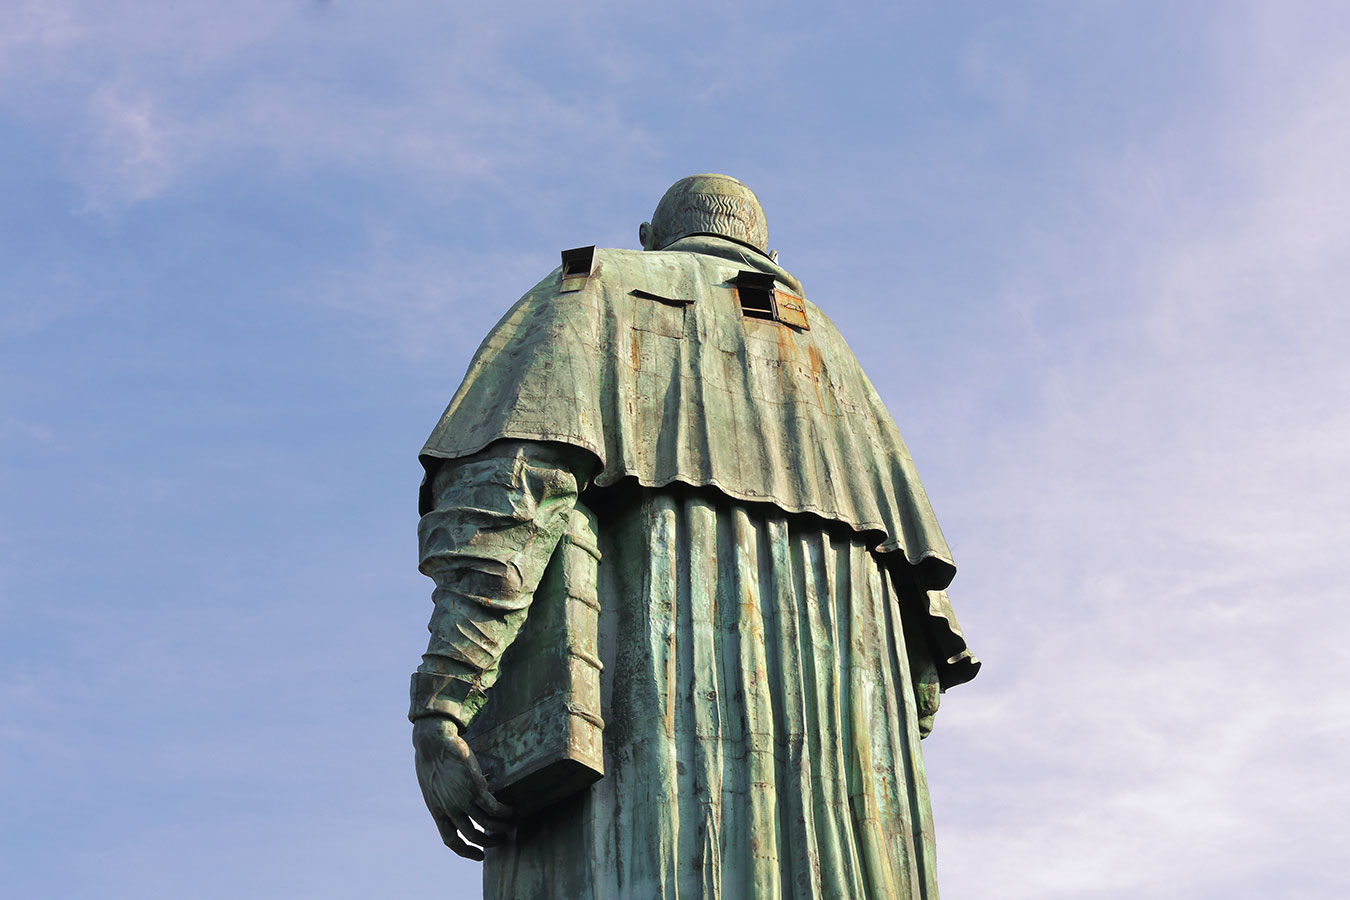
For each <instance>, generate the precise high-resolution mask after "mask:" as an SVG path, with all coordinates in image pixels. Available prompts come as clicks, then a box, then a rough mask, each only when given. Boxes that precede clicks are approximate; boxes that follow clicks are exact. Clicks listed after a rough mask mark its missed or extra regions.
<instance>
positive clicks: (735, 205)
mask: <svg viewBox="0 0 1350 900" xmlns="http://www.w3.org/2000/svg"><path fill="white" fill-rule="evenodd" d="M693 234H711V235H716V236H717V237H723V238H729V239H730V240H733V241H737V242H739V243H742V244H745V245H746V246H747V247H753V248H754V249H755V250H758V251H759V252H760V253H763V254H764V255H766V256H767V255H769V226H768V225H766V224H765V222H764V209H763V207H761V206H760V205H759V198H758V197H756V196H755V192H754V191H752V190H750V189H749V188H748V187H746V186H745V185H743V184H741V183H740V182H739V181H737V180H736V179H735V178H732V177H731V176H730V175H711V174H709V175H690V176H689V177H688V178H681V179H680V180H679V181H677V182H675V183H674V184H673V185H671V186H670V190H668V191H666V193H665V196H664V197H662V198H661V202H660V203H658V204H656V212H654V213H652V220H651V221H650V222H643V223H642V226H641V227H640V228H639V229H638V238H639V239H640V240H641V241H642V249H643V250H661V249H663V248H665V247H669V246H670V245H671V244H673V243H674V242H675V241H678V240H679V239H680V238H682V237H689V236H690V235H693Z"/></svg>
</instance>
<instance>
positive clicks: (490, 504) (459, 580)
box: [408, 441, 590, 859]
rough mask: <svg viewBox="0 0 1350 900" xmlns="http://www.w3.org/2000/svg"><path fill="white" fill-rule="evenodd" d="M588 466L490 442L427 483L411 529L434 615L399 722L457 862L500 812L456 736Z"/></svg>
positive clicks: (575, 455)
mask: <svg viewBox="0 0 1350 900" xmlns="http://www.w3.org/2000/svg"><path fill="white" fill-rule="evenodd" d="M589 464H590V458H589V457H588V456H587V455H586V454H585V453H584V452H583V451H577V450H573V449H572V448H568V447H563V446H560V445H554V444H544V443H536V442H526V441H499V442H497V443H494V444H492V445H491V446H490V447H488V448H487V449H486V450H484V451H482V452H480V453H478V454H476V455H474V456H472V457H468V458H466V459H463V460H454V461H450V462H446V463H443V464H442V465H441V466H440V467H439V468H438V469H437V470H436V471H435V472H434V473H432V475H431V479H432V481H431V498H432V508H431V509H430V510H429V511H428V512H427V513H426V514H425V515H424V516H423V517H422V519H421V521H420V522H419V523H418V529H417V532H418V542H419V549H420V559H421V562H420V564H419V568H420V569H421V571H422V572H423V573H425V574H426V575H428V576H430V577H431V578H432V579H433V580H434V581H435V583H436V587H435V590H434V593H433V599H434V601H435V608H434V610H433V611H432V614H431V621H430V623H429V624H428V626H427V627H428V630H429V631H430V632H431V639H430V641H429V642H428V644H427V652H426V653H425V654H424V655H423V657H422V664H421V665H420V666H418V668H417V672H416V673H415V674H414V675H413V679H412V702H411V709H410V710H409V713H408V717H409V718H410V719H411V720H412V721H413V744H414V748H415V750H416V760H417V774H418V780H419V781H420V782H421V785H422V792H423V796H424V798H425V799H426V801H427V806H428V808H429V809H430V810H431V813H432V817H433V818H434V819H435V820H436V824H437V826H438V827H439V828H440V831H441V837H442V838H443V840H444V841H445V843H446V845H447V846H449V847H450V848H451V849H452V850H454V851H455V852H456V853H459V854H460V855H461V856H468V857H470V858H474V859H481V858H482V853H481V851H478V850H477V849H476V848H474V847H471V846H469V845H468V844H467V843H466V842H465V840H464V838H468V839H470V840H471V841H473V842H475V843H478V844H482V845H491V844H495V843H497V842H499V841H500V840H501V836H500V835H501V832H503V831H504V830H505V829H506V828H507V821H506V820H507V819H508V818H509V815H510V810H509V809H507V808H506V807H504V806H502V805H501V804H500V803H498V802H497V801H496V799H495V798H494V797H492V795H491V793H489V792H488V790H487V784H486V782H485V780H484V779H483V775H482V773H481V771H480V770H479V768H478V764H477V761H476V760H475V759H474V757H473V753H472V751H471V750H470V749H469V747H468V745H467V744H466V743H465V742H464V740H463V738H462V737H460V736H459V733H460V731H461V730H462V729H463V728H464V727H465V726H467V725H468V724H469V722H470V721H472V719H473V717H474V715H475V714H476V713H477V711H478V709H479V708H480V707H481V706H482V704H483V702H484V701H485V699H486V692H487V690H488V689H489V688H490V687H491V686H492V684H493V683H494V682H495V681H496V679H497V665H498V662H499V661H500V659H501V656H502V654H503V653H504V652H505V651H506V648H507V647H508V646H510V644H511V642H512V641H513V640H515V637H516V635H517V634H518V633H519V631H520V629H521V626H522V625H523V624H524V622H525V617H526V614H527V612H528V610H529V606H530V602H531V600H532V599H533V596H534V591H535V588H536V587H538V584H539V581H540V578H541V577H542V576H543V573H544V569H545V568H546V567H547V565H548V561H549V557H550V556H552V554H553V551H554V549H555V548H556V547H557V545H558V541H559V540H560V539H561V537H562V535H563V532H564V530H565V529H566V526H567V520H568V516H569V515H570V513H571V511H572V508H573V506H574V505H575V504H576V498H577V492H578V488H579V483H580V481H581V480H582V479H584V476H585V472H586V470H587V468H588V467H589ZM475 823H476V824H477V825H478V826H481V830H480V828H478V827H475Z"/></svg>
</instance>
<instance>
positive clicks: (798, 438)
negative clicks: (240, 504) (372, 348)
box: [410, 175, 979, 900]
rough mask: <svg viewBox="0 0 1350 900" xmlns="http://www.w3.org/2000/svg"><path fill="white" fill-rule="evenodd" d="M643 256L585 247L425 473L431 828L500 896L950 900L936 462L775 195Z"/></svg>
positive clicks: (489, 369)
mask: <svg viewBox="0 0 1350 900" xmlns="http://www.w3.org/2000/svg"><path fill="white" fill-rule="evenodd" d="M639 236H640V238H641V241H642V248H643V249H642V250H641V251H634V250H608V249H596V248H594V247H584V248H579V249H577V250H571V251H566V252H564V254H563V265H562V266H561V267H560V268H559V269H558V270H556V271H554V272H553V273H551V274H550V275H549V276H548V277H546V278H545V279H544V280H543V281H541V282H540V283H539V284H538V285H536V286H535V287H534V288H532V289H531V290H530V291H529V292H528V293H527V294H526V295H525V296H524V297H523V298H521V300H520V301H519V302H518V303H517V304H516V305H515V306H513V307H512V308H511V310H510V311H509V312H507V314H506V315H505V317H504V318H503V319H502V320H501V322H500V323H498V325H497V327H496V328H495V329H494V330H493V331H492V333H491V334H490V335H489V336H488V338H487V339H486V340H485V341H484V342H483V345H482V346H481V347H480V348H479V350H478V353H477V355H476V356H475V357H474V359H473V362H472V363H471V365H470V367H469V371H468V374H467V376H466V377H465V379H464V382H463V384H462V385H461V386H460V388H459V390H458V392H457V393H456V394H455V396H454V398H453V399H452V400H451V402H450V405H449V408H448V409H447V410H446V412H445V414H444V416H443V417H442V418H441V421H440V423H439V424H438V425H437V426H436V429H435V430H434V431H433V432H432V435H431V437H430V439H429V440H428V441H427V443H426V446H425V447H424V448H423V450H422V455H421V460H422V462H423V464H424V466H425V467H426V478H425V480H424V482H423V486H422V493H421V512H422V519H421V523H420V525H419V528H418V534H419V538H420V541H421V570H422V571H423V572H424V573H426V574H427V575H429V576H431V577H432V578H433V579H434V580H435V582H436V588H435V594H434V599H435V611H434V612H433V614H432V618H431V623H430V626H429V627H430V630H431V642H430V645H429V646H428V648H427V653H426V655H425V656H424V657H423V662H422V665H421V666H419V667H418V670H417V673H416V674H415V675H414V676H413V683H412V708H411V712H410V718H411V719H412V720H413V723H414V729H413V742H414V745H415V748H416V760H417V772H418V777H419V780H420V782H421V785H422V790H423V794H424V797H425V798H426V801H427V805H428V807H429V808H430V810H431V812H432V815H433V817H434V818H435V820H436V822H437V825H438V826H439V828H440V831H441V835H442V837H443V839H444V840H445V843H446V844H447V845H449V846H450V848H451V849H453V850H455V852H457V853H459V854H461V855H463V856H468V857H471V858H484V856H485V857H486V859H485V864H484V896H485V897H486V898H490V900H557V898H574V897H575V898H587V900H592V898H594V900H611V898H615V900H617V898H620V897H635V898H643V900H646V898H656V897H672V898H673V897H680V898H728V900H741V898H752V897H793V898H839V900H845V898H847V900H853V898H863V897H875V898H918V897H924V898H935V897H936V896H937V887H936V882H935V878H934V863H933V860H934V851H933V831H932V817H931V811H930V808H929V801H928V791H927V786H926V782H925V778H924V769H923V759H922V755H921V753H920V749H919V740H920V738H922V737H923V736H925V735H927V734H928V732H929V730H931V728H932V724H933V715H934V713H935V712H936V711H937V707H938V693H939V691H940V690H942V689H945V688H947V687H950V686H952V685H956V684H960V683H962V682H965V681H968V680H969V679H971V678H972V677H974V675H975V674H976V671H977V670H978V668H979V662H978V660H976V659H975V657H973V656H972V655H971V654H970V652H969V650H967V648H966V644H965V640H964V638H963V637H962V634H961V630H960V628H959V627H958V626H957V623H956V619H955V617H954V615H953V613H952V610H951V607H950V606H949V604H948V601H947V595H946V593H945V592H944V589H945V588H946V587H947V585H948V583H949V582H950V581H951V579H952V576H953V575H954V574H955V568H954V566H953V563H952V561H951V557H950V554H949V552H948V549H947V545H946V543H945V541H944V540H943V537H942V532H941V530H940V529H939V528H938V524H937V521H936V519H935V518H934V516H933V513H932V510H931V509H930V507H929V504H928V500H927V498H926V497H925V495H924V492H923V488H922V486H921V485H920V483H919V479H918V476H917V474H916V473H915V469H914V465H913V461H912V460H911V459H910V456H909V453H908V452H907V451H906V449H905V445H904V443H903V442H902V441H901V439H900V435H899V432H898V431H897V430H896V427H895V425H894V423H893V421H892V420H891V417H890V415H889V413H888V412H887V411H886V409H885V407H884V406H883V405H882V402H881V399H880V398H879V397H878V395H877V393H876V391H875V390H874V389H873V387H872V385H871V382H869V381H868V380H867V378H866V376H865V375H864V374H863V373H862V370H861V369H860V368H859V366H858V362H857V360H856V359H855V358H854V356H853V354H852V353H851V352H850V351H849V349H848V347H847V345H845V343H844V341H843V339H842V338H841V337H840V336H839V334H838V332H837V331H836V330H835V327H834V325H833V324H832V323H831V322H830V320H829V319H828V318H826V316H825V314H824V313H822V312H821V311H820V310H819V309H818V308H817V307H816V306H815V305H814V304H813V303H811V302H810V301H809V300H807V299H806V298H805V295H804V293H803V291H802V287H801V285H800V284H799V283H798V281H797V280H796V279H795V278H793V276H792V275H790V274H789V273H788V272H787V271H785V270H784V269H783V268H781V267H780V266H779V265H778V264H777V263H776V254H775V253H773V252H771V251H769V249H768V233H767V228H766V226H765V221H764V214H763V210H762V209H761V207H760V203H759V200H758V199H757V198H756V197H755V195H754V194H753V193H752V192H751V191H750V190H749V188H747V187H746V186H745V185H743V184H741V183H740V182H739V181H736V180H735V179H733V178H729V177H727V176H724V175H695V176H692V177H690V178H685V179H682V180H681V181H679V182H677V183H676V184H675V185H674V186H673V187H671V189H670V190H669V191H667V192H666V194H665V196H664V197H662V199H661V201H660V203H659V204H658V205H657V208H656V212H655V214H654V215H653V216H652V221H651V222H650V223H644V224H643V225H642V227H641V229H640V232H639ZM503 801H505V803H504V802H503ZM507 803H509V804H510V806H508V805H506V804H507ZM472 844H477V845H481V846H482V847H483V848H485V850H484V851H479V850H477V849H476V848H475V847H474V846H472Z"/></svg>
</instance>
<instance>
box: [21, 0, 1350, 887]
mask: <svg viewBox="0 0 1350 900" xmlns="http://www.w3.org/2000/svg"><path fill="white" fill-rule="evenodd" d="M1348 29H1350V7H1347V6H1346V5H1344V4H1342V3H1338V2H1333V0H1327V2H1322V3H1315V2H1280V3H1274V2H1240V0H1234V2H1229V3H1224V4H1218V3H1213V2H1203V3H1201V2H1169V3H1161V2H1146V0H1139V2H1130V3H1126V2H1090V0H1083V2H1074V3H1069V2H1060V3H1035V2H1025V3H1016V4H1014V3H969V4H940V3H884V4H882V3H877V4H849V3H844V4H838V5H835V6H832V7H829V8H828V9H827V8H825V7H823V6H814V5H807V4H783V3H778V4H768V3H743V4H737V5H733V6H728V5H723V4H709V3H697V2H695V3H687V4H684V5H682V6H679V7H676V6H675V5H668V6H666V7H664V8H656V7H654V6H647V5H642V4H635V3H631V2H630V3H624V4H619V3H595V2H571V3H567V4H552V3H509V4H508V3H502V4H493V5H487V4H474V5H469V4H448V3H440V4H433V3H408V2H398V0H391V2H385V3H380V4H373V3H366V4H362V3H356V2H350V0H330V2H326V3H320V2H312V3H301V2H278V0H268V2H263V0H237V2H234V3H228V4H222V3H213V4H195V3H170V2H166V0H142V2H139V3H135V4H131V3H116V2H113V3H108V2H101V3H96V2H91V0H90V2H78V0H41V2H27V0H3V2H0V197H3V204H0V259H3V265H2V266H0V463H2V465H0V810H3V813H2V814H0V894H3V895H4V896H6V897H10V896H12V897H25V898H27V897H34V898H47V897H51V898H64V897H98V898H105V897H106V898H146V897H194V898H204V900H209V898H237V897H244V896H247V897H278V898H280V897H286V898H291V897H319V896H322V897H325V898H367V897H373V896H379V897H404V896H422V895H425V894H426V892H428V891H435V892H437V893H438V894H439V895H440V896H443V897H448V898H461V897H462V898H469V897H476V896H478V894H477V879H478V874H477V870H476V867H475V866H474V865H472V864H470V863H467V862H465V861H462V860H459V859H458V858H456V857H454V856H453V855H452V854H450V853H449V852H448V851H446V850H445V849H444V848H442V847H441V846H440V844H439V840H438V838H437V836H436V833H435V829H434V827H433V826H432V824H431V822H430V820H429V818H428V816H427V815H426V813H425V810H424V809H423V808H422V806H421V800H420V797H419V796H418V793H417V788H416V784H415V780H414V777H413V773H412V766H411V751H410V747H409V744H408V726H407V723H406V721H405V720H404V719H403V715H404V712H405V703H406V689H407V676H408V673H409V672H410V671H411V670H412V668H413V667H414V666H415V665H416V664H417V661H418V656H419V654H420V652H421V650H422V648H423V647H424V646H425V639H426V637H425V635H426V633H425V630H424V629H425V623H426V619H427V616H428V614H429V612H430V601H429V594H430V588H429V582H427V581H426V580H425V579H424V578H423V577H422V576H420V575H419V574H418V573H417V572H416V570H415V537H414V527H415V519H416V501H415V495H416V487H417V481H418V477H419V468H418V466H417V462H416V452H417V449H418V447H419V446H420V445H421V442H422V440H423V439H424V438H425V436H426V433H427V432H428V431H429V430H430V428H431V426H432V425H433V424H434V422H435V419H436V417H437V416H438V415H439V413H440V411H441V409H442V408H443V406H444V404H445V403H446V401H447V400H448V398H449V396H450V394H451V392H452V391H453V389H454V387H455V386H456V385H457V383H458V381H459V378H460V377H461V375H462V373H463V371H464V368H465V366H466V364H467V361H468V356H469V354H470V353H472V351H473V349H474V348H475V347H476V345H477V343H478V341H479V339H480V338H481V337H482V335H483V334H484V333H485V332H486V330H487V329H488V328H489V327H490V326H491V324H492V323H493V322H494V321H495V320H496V319H497V317H498V316H499V315H500V314H501V313H502V312H503V311H504V310H505V309H506V308H507V306H508V305H509V304H510V303H511V302H513V301H514V300H515V298H516V297H517V296H519V294H520V293H522V292H523V291H524V290H525V289H526V288H527V287H528V286H530V285H531V284H533V283H534V282H535V281H536V280H537V279H538V278H539V277H541V276H542V275H543V274H544V273H546V272H547V271H549V270H550V269H551V268H552V267H553V266H554V265H555V264H556V262H557V253H558V251H559V250H560V249H562V248H565V247H573V246H577V245H581V244H588V243H598V244H600V245H604V246H620V247H634V246H636V243H637V239H636V235H637V225H638V223H639V222H641V221H642V220H643V219H644V218H647V217H648V216H649V215H650V213H651V210H652V208H653V206H654V205H655V202H656V200H657V199H658V198H659V196H660V194H661V192H662V191H664V189H665V188H666V187H667V186H668V185H669V184H670V183H671V182H673V181H674V180H675V179H677V178H679V177H681V176H683V175H687V174H691V173H694V172H702V171H720V172H726V173H728V174H732V175H735V176H737V177H739V178H741V179H742V180H744V181H746V182H747V183H748V184H750V185H751V187H753V188H754V189H755V190H756V191H757V192H758V194H759V195H760V197H761V199H762V200H763V202H764V206H765V209H766V212H767V215H768V220H769V226H770V240H771V244H772V246H774V247H776V248H778V250H779V251H780V261H781V262H782V263H783V264H785V265H786V266H787V267H788V268H789V269H790V270H791V271H792V272H794V274H796V275H797V276H798V277H799V278H800V279H801V280H802V282H803V284H804V286H805V288H806V292H807V294H808V295H809V296H810V297H811V298H812V299H813V300H814V301H815V302H816V303H817V304H819V305H820V306H821V307H822V308H824V309H825V310H827V311H828V312H829V314H830V316H831V317H832V318H833V319H834V320H835V322H836V323H837V324H838V325H839V326H840V328H841V330H842V331H843V332H844V334H845V336H846V337H847V338H848V339H849V341H850V343H851V345H852V346H853V348H854V350H855V351H856V352H857V354H858V356H859V358H860V359H861V360H862V362H863V365H864V367H865V368H866V370H867V371H868V372H869V374H870V375H871V377H872V379H873V381H874V382H875V383H876V385H877V387H878V389H879V390H880V391H881V393H882V396H883V397H884V398H885V400H886V401H887V403H888V405H889V406H890V408H891V410H892V412H893V413H894V415H895V417H896V419H897V421H898V422H899V424H900V426H901V430H902V432H903V433H904V435H905V437H906V439H907V441H908V443H909V446H910V450H911V451H912V453H913V455H914V457H915V459H916V461H917V463H918V465H919V470H920V472H921V474H922V475H923V478H924V482H925V484H926V486H927V487H928V491H929V494H930V496H931V498H932V499H933V502H934V506H935V508H936V509H937V511H938V514H939V516H940V518H941V519H942V522H943V525H944V528H945V530H946V533H947V537H948V539H949V541H950V543H951V545H952V547H953V550H954V552H955V554H956V559H957V563H958V565H959V567H960V569H961V574H960V575H959V576H958V578H957V581H956V582H955V584H954V586H953V600H954V602H955V604H956V607H957V610H958V612H959V613H960V615H961V617H962V621H963V624H964V625H965V628H966V631H967V634H968V637H969V638H970V641H971V643H972V645H973V647H974V648H975V650H976V652H977V653H979V655H980V656H981V657H982V658H984V659H985V661H986V667H985V670H984V672H983V673H982V674H981V676H980V678H979V679H978V680H977V681H975V682H974V683H973V684H971V685H968V686H965V687H963V688H961V689H959V690H956V691H953V692H951V693H950V694H948V695H946V697H945V699H944V705H943V710H942V713H941V714H940V715H939V719H938V726H937V731H936V733H935V734H934V736H933V737H932V738H931V739H930V740H929V741H927V742H926V748H927V760H928V768H929V773H930V779H931V783H932V792H933V797H934V807H935V814H936V820H937V827H938V845H939V865H940V868H939V880H940V883H941V884H942V886H943V890H944V896H945V897H946V898H948V900H961V898H1000V900H1022V898H1026V900H1031V898H1037V900H1084V898H1087V900H1116V898H1119V900H1125V898H1130V900H1136V898H1140V897H1167V898H1184V900H1210V898H1214V900H1218V898H1224V900H1232V898H1245V897H1252V898H1257V897H1261V898H1265V897H1272V896H1278V897H1281V898H1287V900H1333V898H1336V900H1339V898H1342V897H1344V896H1346V894H1347V893H1350V876H1347V874H1346V869H1345V865H1344V853H1345V850H1344V847H1345V839H1346V837H1347V833H1348V832H1350V828H1347V824H1348V823H1347V818H1348V817H1350V815H1348V814H1347V813H1346V809H1348V808H1350V784H1348V782H1347V778H1346V775H1345V752H1346V746H1347V739H1350V694H1348V693H1347V690H1346V687H1345V678H1346V671H1347V662H1348V660H1347V649H1346V648H1347V646H1350V640H1347V638H1348V637H1350V636H1347V634H1346V626H1347V620H1348V619H1350V616H1347V614H1346V612H1345V611H1344V608H1343V603H1342V602H1341V601H1342V598H1343V596H1344V585H1345V584H1346V583H1347V582H1348V581H1350V564H1348V563H1347V557H1348V556H1350V553H1347V550H1346V547H1347V544H1350V517H1347V509H1350V488H1348V487H1347V485H1350V403H1347V398H1348V397H1350V363H1347V361H1346V356H1347V351H1348V350H1350V313H1348V312H1347V304H1346V296H1347V285H1350V279H1348V278H1347V276H1348V275H1350V253H1347V252H1346V250H1345V248H1346V247H1347V246H1350V216H1347V215H1346V210H1347V209H1350V174H1348V172H1350V167H1347V166H1346V164H1345V160H1346V159H1350V104H1347V102H1346V98H1347V97H1350V30H1348Z"/></svg>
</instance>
